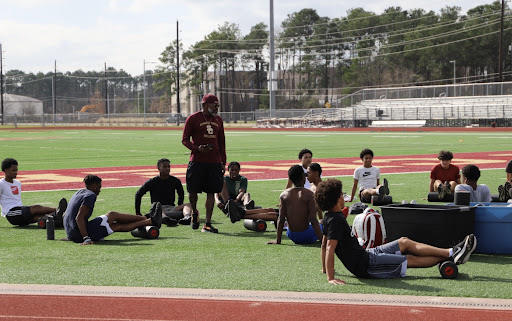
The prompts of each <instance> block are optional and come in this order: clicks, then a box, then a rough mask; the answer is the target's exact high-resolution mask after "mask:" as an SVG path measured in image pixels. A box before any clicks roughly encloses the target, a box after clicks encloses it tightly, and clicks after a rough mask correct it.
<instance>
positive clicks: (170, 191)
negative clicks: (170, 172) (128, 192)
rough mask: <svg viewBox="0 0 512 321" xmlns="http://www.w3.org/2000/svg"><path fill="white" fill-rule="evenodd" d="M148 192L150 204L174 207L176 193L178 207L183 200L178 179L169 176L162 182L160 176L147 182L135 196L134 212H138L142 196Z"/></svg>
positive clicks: (181, 186)
mask: <svg viewBox="0 0 512 321" xmlns="http://www.w3.org/2000/svg"><path fill="white" fill-rule="evenodd" d="M148 191H149V193H150V195H151V203H153V202H160V203H162V205H172V206H174V200H175V193H176V192H178V205H181V204H183V200H184V199H185V193H184V191H183V185H182V184H181V181H180V180H179V179H178V178H176V177H174V176H169V178H168V179H166V180H162V179H161V178H160V176H156V177H153V178H150V179H149V180H147V181H146V182H145V183H144V185H142V186H141V188H139V190H138V191H137V193H136V194H135V212H137V213H139V212H140V202H141V199H142V196H143V195H144V194H146V193H147V192H148Z"/></svg>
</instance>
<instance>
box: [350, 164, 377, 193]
mask: <svg viewBox="0 0 512 321" xmlns="http://www.w3.org/2000/svg"><path fill="white" fill-rule="evenodd" d="M354 179H357V181H358V183H359V190H360V191H362V190H363V189H367V188H376V187H377V180H378V179H380V169H379V168H378V167H375V166H372V167H370V168H366V167H364V166H361V167H358V168H356V170H355V171H354Z"/></svg>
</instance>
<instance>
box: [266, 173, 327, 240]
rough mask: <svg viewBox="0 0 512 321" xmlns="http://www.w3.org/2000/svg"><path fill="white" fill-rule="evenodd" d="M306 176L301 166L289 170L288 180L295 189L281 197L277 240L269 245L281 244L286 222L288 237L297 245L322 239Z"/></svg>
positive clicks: (283, 193) (289, 189)
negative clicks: (305, 186) (305, 183)
mask: <svg viewBox="0 0 512 321" xmlns="http://www.w3.org/2000/svg"><path fill="white" fill-rule="evenodd" d="M306 175H307V174H306V173H304V170H303V169H302V166H300V165H293V166H292V167H290V169H289V170H288V178H289V179H290V180H291V181H292V182H293V185H294V187H291V188H288V189H286V190H285V191H284V192H282V193H281V196H280V197H279V219H278V222H277V239H276V240H275V241H270V242H268V244H281V236H282V233H283V228H284V222H285V220H287V221H288V229H287V231H286V236H288V238H289V239H290V240H292V241H293V242H294V243H295V244H311V243H315V242H316V241H318V240H321V239H322V228H321V226H320V223H319V222H318V219H317V218H316V206H315V202H314V200H313V192H312V191H311V190H309V189H307V188H304V182H305V181H306Z"/></svg>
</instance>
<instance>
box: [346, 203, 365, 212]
mask: <svg viewBox="0 0 512 321" xmlns="http://www.w3.org/2000/svg"><path fill="white" fill-rule="evenodd" d="M367 208H368V205H366V204H364V203H362V202H357V203H354V204H352V205H350V208H349V209H348V213H349V214H351V215H355V214H361V213H363V212H364V210H365V209H367Z"/></svg>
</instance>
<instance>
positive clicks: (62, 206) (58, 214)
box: [55, 198, 68, 220]
mask: <svg viewBox="0 0 512 321" xmlns="http://www.w3.org/2000/svg"><path fill="white" fill-rule="evenodd" d="M67 208H68V201H66V199H65V198H61V200H60V201H59V207H57V210H56V211H55V220H62V217H63V216H64V213H66V209H67Z"/></svg>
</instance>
